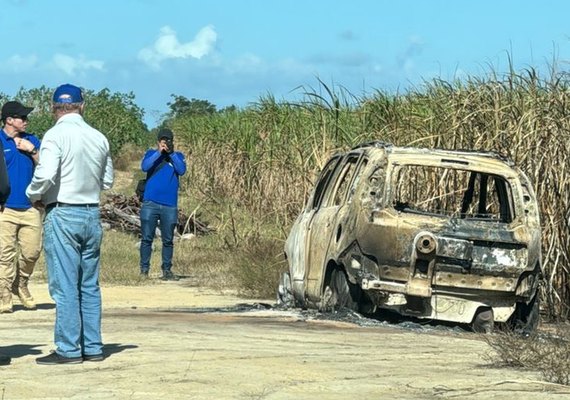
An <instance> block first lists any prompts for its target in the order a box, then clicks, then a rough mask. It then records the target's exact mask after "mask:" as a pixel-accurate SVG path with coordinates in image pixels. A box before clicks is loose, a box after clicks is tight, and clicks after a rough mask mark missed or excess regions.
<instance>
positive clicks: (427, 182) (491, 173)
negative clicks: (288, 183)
mask: <svg viewBox="0 0 570 400" xmlns="http://www.w3.org/2000/svg"><path fill="white" fill-rule="evenodd" d="M285 255H286V258H287V260H288V264H289V271H288V273H285V274H284V275H283V277H282V279H281V282H280V285H279V296H278V297H279V300H280V301H281V302H285V303H289V304H294V305H297V306H301V307H310V308H320V309H322V310H326V309H331V308H340V307H348V308H351V309H354V310H360V311H368V312H371V311H374V310H375V309H377V308H382V309H390V310H394V311H396V312H398V313H399V314H401V315H406V316H413V317H418V318H425V319H435V320H443V321H454V322H458V323H470V324H472V326H473V328H474V329H475V330H477V331H486V332H488V331H490V330H491V329H492V327H493V325H494V322H504V323H508V324H510V325H511V326H513V327H515V328H517V329H521V330H523V331H525V332H530V331H532V330H534V329H535V328H536V326H537V324H538V314H539V296H538V286H539V281H540V277H541V231H540V220H539V213H538V206H537V202H536V197H535V194H534V192H533V189H532V185H531V183H530V181H529V179H528V178H527V176H526V175H525V174H524V173H523V172H522V171H521V170H519V169H518V168H517V167H516V166H514V164H513V163H512V162H511V161H509V160H507V159H505V158H503V157H501V156H499V155H498V154H495V153H491V152H471V151H450V150H434V149H417V148H409V147H396V146H392V145H390V144H385V143H381V142H375V143H369V144H363V145H360V146H357V147H355V148H353V149H352V150H350V151H348V152H346V153H342V154H337V155H335V156H333V157H332V158H331V159H330V160H329V161H328V163H327V164H326V165H325V167H324V168H323V170H322V171H321V174H320V176H319V179H318V181H317V183H316V185H315V188H314V190H313V193H312V194H311V197H310V198H309V200H308V203H307V205H306V207H305V208H304V210H303V211H302V213H301V214H300V215H299V216H298V218H297V220H296V221H295V223H294V225H293V227H292V229H291V232H290V234H289V236H288V238H287V242H286V245H285Z"/></svg>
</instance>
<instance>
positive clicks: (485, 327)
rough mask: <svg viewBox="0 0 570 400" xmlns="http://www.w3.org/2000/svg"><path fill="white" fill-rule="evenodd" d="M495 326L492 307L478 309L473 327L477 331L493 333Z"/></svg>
mask: <svg viewBox="0 0 570 400" xmlns="http://www.w3.org/2000/svg"><path fill="white" fill-rule="evenodd" d="M494 326H495V317H494V314H493V309H492V308H483V309H479V310H477V312H476V313H475V317H473V322H472V323H471V328H472V329H473V332H477V333H492V332H493V328H494Z"/></svg>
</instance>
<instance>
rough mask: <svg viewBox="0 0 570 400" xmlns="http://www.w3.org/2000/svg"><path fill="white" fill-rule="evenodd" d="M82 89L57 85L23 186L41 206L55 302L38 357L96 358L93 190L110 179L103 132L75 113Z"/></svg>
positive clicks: (97, 229)
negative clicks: (49, 344)
mask: <svg viewBox="0 0 570 400" xmlns="http://www.w3.org/2000/svg"><path fill="white" fill-rule="evenodd" d="M84 106H85V104H84V102H83V94H82V92H81V89H80V88H78V87H77V86H74V85H70V84H65V85H61V86H59V87H58V88H57V89H56V90H55V92H54V94H53V111H54V114H55V117H56V123H55V125H54V126H53V127H52V128H51V129H50V130H48V131H47V132H46V134H45V136H44V137H43V140H42V147H41V149H40V162H39V164H38V165H37V167H36V170H35V172H34V177H33V178H32V182H31V183H30V185H29V186H28V188H27V189H26V194H27V196H28V197H29V198H30V200H31V201H32V202H34V203H40V202H41V203H43V204H44V205H45V207H46V217H45V220H44V252H45V259H46V264H47V271H48V285H49V292H50V296H51V297H52V299H53V300H54V301H55V304H56V320H55V334H54V341H55V345H56V350H55V351H54V352H53V353H51V354H49V355H47V356H44V357H39V358H37V359H36V363H38V364H44V365H53V364H78V363H81V362H83V361H102V360H103V359H104V355H103V343H102V338H101V291H100V288H99V269H100V247H101V240H102V237H103V231H102V228H101V220H100V213H99V197H100V194H101V190H103V189H110V188H111V186H112V184H113V163H112V161H111V154H110V151H109V142H108V141H107V138H106V137H105V136H104V135H103V134H102V133H101V132H99V131H98V130H96V129H94V128H92V127H91V126H89V125H88V124H87V123H86V122H85V121H84V120H83V110H84Z"/></svg>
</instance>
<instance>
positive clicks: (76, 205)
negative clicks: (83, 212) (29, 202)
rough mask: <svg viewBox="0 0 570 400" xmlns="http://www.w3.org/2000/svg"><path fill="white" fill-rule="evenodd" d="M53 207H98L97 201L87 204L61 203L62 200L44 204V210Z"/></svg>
mask: <svg viewBox="0 0 570 400" xmlns="http://www.w3.org/2000/svg"><path fill="white" fill-rule="evenodd" d="M55 207H83V208H96V207H99V203H87V204H72V203H62V202H59V201H57V202H55V203H49V204H48V205H47V206H46V210H51V209H52V208H55Z"/></svg>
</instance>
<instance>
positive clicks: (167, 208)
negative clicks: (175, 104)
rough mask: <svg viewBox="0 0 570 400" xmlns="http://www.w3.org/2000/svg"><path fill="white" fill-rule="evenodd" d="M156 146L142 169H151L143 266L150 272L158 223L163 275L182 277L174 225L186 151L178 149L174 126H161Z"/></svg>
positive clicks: (143, 222) (143, 215)
mask: <svg viewBox="0 0 570 400" xmlns="http://www.w3.org/2000/svg"><path fill="white" fill-rule="evenodd" d="M157 139H158V143H157V148H156V149H150V150H147V152H146V153H145V155H144V158H143V160H142V163H141V169H142V170H143V172H146V173H147V181H146V187H145V190H144V194H143V204H142V207H141V212H140V219H141V235H142V239H141V247H140V269H141V275H142V276H143V277H147V276H148V272H149V270H150V257H151V254H152V242H153V240H154V234H155V230H156V227H157V225H159V223H160V225H159V227H160V235H161V238H162V279H163V280H178V277H177V276H176V275H174V274H173V273H172V255H173V253H174V229H176V225H177V224H178V188H179V180H180V176H182V175H184V174H185V173H186V161H185V160H184V155H183V154H182V153H180V152H178V151H174V135H173V133H172V131H171V130H170V129H161V130H160V131H159V132H158V135H157Z"/></svg>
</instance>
